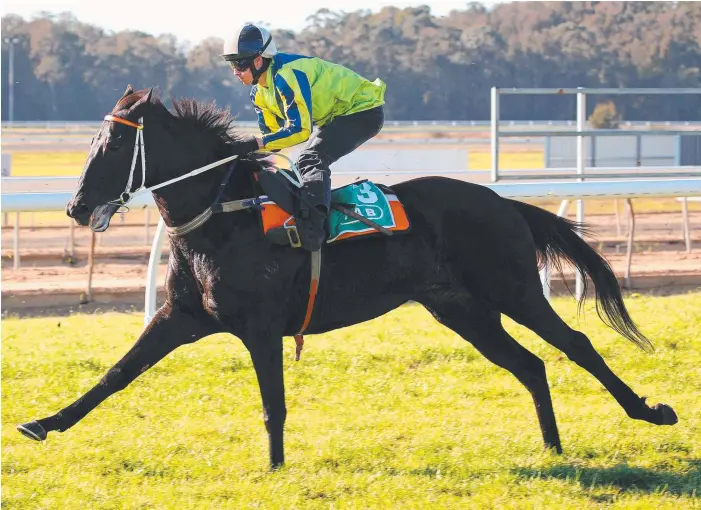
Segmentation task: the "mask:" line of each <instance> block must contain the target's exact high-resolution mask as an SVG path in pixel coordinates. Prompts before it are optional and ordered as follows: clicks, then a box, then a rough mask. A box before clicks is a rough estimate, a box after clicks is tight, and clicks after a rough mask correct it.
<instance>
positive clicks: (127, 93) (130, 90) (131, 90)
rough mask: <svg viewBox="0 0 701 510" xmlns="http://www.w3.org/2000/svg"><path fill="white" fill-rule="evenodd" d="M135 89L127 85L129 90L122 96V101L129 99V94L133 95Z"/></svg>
mask: <svg viewBox="0 0 701 510" xmlns="http://www.w3.org/2000/svg"><path fill="white" fill-rule="evenodd" d="M133 93H134V89H133V88H131V84H129V85H127V90H125V91H124V94H122V97H120V99H122V98H125V97H127V96H128V95H129V94H133Z"/></svg>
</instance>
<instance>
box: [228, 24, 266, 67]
mask: <svg viewBox="0 0 701 510" xmlns="http://www.w3.org/2000/svg"><path fill="white" fill-rule="evenodd" d="M258 55H260V56H262V57H264V58H272V57H274V56H275V55H277V47H276V46H275V42H274V41H273V36H271V35H270V32H268V31H267V30H266V29H265V28H263V27H259V26H257V25H252V24H247V25H244V26H242V27H239V28H238V29H236V30H235V31H234V32H233V34H231V36H230V37H228V38H227V39H226V40H225V41H224V51H223V53H222V55H221V56H222V57H223V58H224V60H226V61H227V62H232V61H235V60H241V59H245V58H255V57H257V56H258Z"/></svg>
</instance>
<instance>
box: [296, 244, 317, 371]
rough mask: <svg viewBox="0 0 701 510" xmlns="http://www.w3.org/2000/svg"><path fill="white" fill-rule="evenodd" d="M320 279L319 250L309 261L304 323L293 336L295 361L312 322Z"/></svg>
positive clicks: (297, 359) (314, 252)
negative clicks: (309, 278)
mask: <svg viewBox="0 0 701 510" xmlns="http://www.w3.org/2000/svg"><path fill="white" fill-rule="evenodd" d="M320 277H321V249H318V250H316V251H313V252H312V261H311V281H310V283H309V301H307V313H306V315H305V316H304V323H303V324H302V327H301V328H300V330H299V333H297V334H296V335H295V343H296V344H297V348H296V349H295V361H299V357H300V355H301V353H302V348H303V347H304V334H303V333H304V332H305V331H306V330H307V327H308V326H309V322H310V321H311V320H312V312H313V311H314V301H315V300H316V293H317V290H319V278H320Z"/></svg>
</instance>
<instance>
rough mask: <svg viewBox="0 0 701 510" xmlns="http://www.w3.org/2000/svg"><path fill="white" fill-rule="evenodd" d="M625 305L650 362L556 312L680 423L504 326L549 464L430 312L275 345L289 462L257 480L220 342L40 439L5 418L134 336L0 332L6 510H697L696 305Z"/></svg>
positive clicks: (586, 321)
mask: <svg viewBox="0 0 701 510" xmlns="http://www.w3.org/2000/svg"><path fill="white" fill-rule="evenodd" d="M627 303H628V305H629V308H630V310H631V313H632V315H633V317H634V318H636V319H638V321H639V322H640V325H641V327H642V329H643V331H645V332H646V333H647V334H648V335H649V336H650V337H651V338H652V339H653V341H654V343H655V345H656V347H657V350H656V352H655V353H654V354H645V353H643V352H641V351H640V350H638V349H637V348H635V347H634V346H633V345H632V344H630V343H629V342H627V341H625V340H624V339H622V338H620V337H618V336H617V335H616V334H615V333H613V332H612V331H611V330H610V329H608V328H606V327H605V326H603V325H602V324H601V323H600V322H599V321H598V319H597V318H596V315H595V312H594V311H593V310H592V308H591V307H587V308H586V313H585V316H584V318H583V319H580V320H579V321H578V320H577V319H575V315H574V314H575V310H576V306H575V303H574V302H573V300H571V299H566V300H565V299H556V300H555V301H554V306H555V308H556V309H557V310H558V312H559V313H561V315H562V316H563V318H564V319H565V320H566V321H568V323H570V324H571V325H572V326H573V327H578V328H579V329H581V330H582V331H584V332H585V333H587V334H588V335H589V336H590V338H591V339H592V341H593V343H594V345H595V346H596V347H597V349H598V351H599V352H600V353H601V354H602V356H604V358H605V359H606V361H607V362H608V363H609V366H610V367H611V368H612V369H613V370H614V371H615V372H616V373H618V374H620V375H621V376H622V377H623V379H624V380H625V381H626V382H628V384H630V385H631V386H632V387H633V388H634V389H635V391H637V392H638V393H639V394H641V395H648V396H649V397H650V399H651V401H653V402H658V401H662V402H665V403H668V404H670V405H672V406H673V407H674V408H675V409H676V411H677V413H678V414H679V417H680V422H679V423H678V424H677V425H675V426H674V427H656V426H653V425H650V424H647V423H642V422H638V421H634V420H631V419H629V418H627V417H626V416H625V414H624V413H623V411H622V410H621V409H620V407H619V406H618V405H617V404H616V402H615V401H614V400H613V398H612V397H611V396H610V395H609V394H608V393H607V392H606V391H605V390H604V389H603V388H602V387H601V385H600V384H599V383H598V382H597V381H596V380H595V379H594V378H592V377H591V376H590V375H589V374H587V373H585V372H584V371H583V370H582V369H580V368H579V367H577V366H576V365H574V364H573V363H571V362H570V361H568V360H567V358H566V357H565V356H564V355H563V354H562V353H561V352H560V351H557V350H555V349H554V348H552V347H550V346H549V345H548V344H546V343H545V342H543V341H541V340H539V339H537V338H536V337H535V335H533V334H532V333H530V332H529V331H527V330H524V329H523V328H521V327H520V326H516V325H515V324H514V323H513V322H511V321H509V320H507V321H506V324H507V328H508V329H509V330H510V331H511V332H512V334H513V335H514V336H515V337H516V338H517V339H518V340H519V341H520V342H521V343H522V344H523V345H525V346H526V347H528V348H529V349H531V350H532V351H533V352H534V353H536V354H537V355H538V356H540V357H541V358H542V359H543V360H544V361H545V363H546V366H547V369H548V376H549V381H550V385H551V389H552V394H553V401H554V406H555V412H556V415H557V417H558V420H559V426H560V433H561V436H562V440H563V446H564V450H565V452H564V454H563V455H561V456H558V455H554V454H551V453H549V452H544V451H543V450H542V442H541V437H540V432H539V429H538V426H537V422H536V419H535V412H534V409H533V404H532V401H531V399H530V397H529V395H528V393H527V391H526V390H525V389H524V388H523V387H522V386H521V385H520V384H519V383H518V382H517V381H516V380H515V378H514V377H513V376H511V374H509V373H507V372H505V371H503V370H501V369H499V368H496V367H494V366H493V365H491V364H489V363H488V362H487V361H486V360H485V359H484V358H483V357H482V356H481V355H479V354H478V353H477V351H476V350H475V349H474V348H473V347H471V346H470V345H469V344H467V343H466V342H464V341H463V340H461V339H460V338H459V337H457V336H456V335H455V334H453V333H452V332H451V331H449V330H447V329H445V328H443V327H442V326H440V325H438V324H437V323H436V322H435V321H434V320H433V319H432V318H431V316H430V315H429V314H428V313H427V312H426V311H425V310H424V309H423V308H420V307H418V306H415V305H406V306H404V307H402V308H400V309H399V310H397V311H395V312H392V313H390V314H388V315H386V316H384V317H381V318H378V319H376V320H373V321H370V322H367V323H364V324H361V325H358V326H355V327H351V328H345V329H341V330H338V331H335V332H332V333H328V334H325V335H316V336H310V337H308V339H307V343H306V347H305V351H304V354H303V356H302V360H301V361H300V362H298V363H295V362H294V361H292V359H293V352H294V341H292V339H289V338H287V339H285V360H286V367H285V378H286V387H287V407H288V421H287V427H286V445H287V465H286V467H285V468H284V469H282V470H281V471H279V472H276V473H269V472H268V471H267V439H266V435H265V430H264V426H263V421H262V411H261V406H260V397H259V393H258V387H257V383H256V379H255V375H254V372H253V370H252V368H251V363H250V359H249V357H248V355H247V353H246V351H245V350H244V348H243V347H242V345H241V343H240V342H239V341H238V340H237V339H235V338H232V337H229V336H225V335H216V336H212V337H209V338H206V339H203V340H201V341H200V342H198V343H196V344H194V345H190V346H186V347H182V348H180V349H179V350H177V351H176V352H174V353H172V354H171V355H170V356H168V357H167V358H166V359H165V360H163V361H162V362H161V363H160V364H158V365H156V366H155V367H153V368H152V369H151V370H149V371H148V372H147V373H145V374H143V375H142V376H141V377H140V378H139V379H137V380H136V381H135V382H134V383H133V384H132V385H131V386H130V387H128V388H127V389H126V390H124V391H123V392H121V393H119V394H117V395H114V396H112V397H111V398H109V399H108V400H107V401H105V402H104V403H102V405H100V406H99V407H98V408H97V409H96V410H94V411H93V412H92V413H91V414H89V415H88V416H87V417H86V418H85V419H84V420H83V421H81V422H80V423H78V424H77V425H76V426H75V427H73V428H72V429H70V430H69V431H67V432H64V433H55V432H54V433H51V435H50V436H49V439H48V441H47V442H45V443H44V444H39V443H35V442H32V441H30V440H28V439H25V438H24V437H22V436H20V434H19V433H18V432H16V430H15V425H16V424H17V423H21V422H24V421H27V420H30V419H35V418H40V417H44V416H47V415H49V414H52V413H54V412H56V411H58V410H59V409H60V408H61V407H63V406H65V405H67V404H68V403H70V402H71V401H73V400H74V399H75V398H77V397H78V396H79V395H81V394H82V393H84V392H85V391H86V390H87V389H89V388H90V387H91V386H92V385H93V384H95V383H96V382H97V381H98V380H99V378H100V377H101V376H102V374H103V373H104V372H105V371H106V370H107V369H108V368H109V367H110V366H111V365H112V364H113V363H114V362H115V361H117V360H118V359H119V358H120V357H121V356H122V355H123V353H125V352H126V350H127V349H128V347H129V346H130V345H131V344H132V342H133V339H134V338H135V337H136V336H137V335H138V334H139V332H140V330H141V321H142V318H141V316H140V315H135V314H134V315H129V314H115V313H108V314H104V315H90V316H85V315H75V316H71V317H63V318H58V317H48V318H37V319H25V320H17V319H7V320H3V323H2V326H3V327H2V376H3V377H2V441H3V451H2V473H3V474H2V507H3V509H14V508H18V509H19V508H21V509H28V508H91V509H97V508H100V509H102V508H105V509H111V508H119V509H122V508H173V509H175V508H177V509H189V508H192V509H201V508H217V509H219V508H235V509H239V508H285V509H289V508H304V509H307V508H599V507H601V508H603V507H606V508H655V509H660V508H669V509H675V510H677V509H680V508H701V505H700V504H699V499H698V493H699V489H700V488H701V406H699V398H700V397H701V372H700V371H699V366H701V340H700V339H699V336H698V332H699V331H700V330H701V314H699V310H700V309H701V293H696V294H688V295H683V296H676V297H659V298H650V297H640V296H637V295H633V296H631V297H629V298H628V299H627Z"/></svg>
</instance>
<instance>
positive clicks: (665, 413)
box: [652, 404, 679, 425]
mask: <svg viewBox="0 0 701 510" xmlns="http://www.w3.org/2000/svg"><path fill="white" fill-rule="evenodd" d="M652 409H654V410H655V411H657V412H658V413H660V415H661V417H662V420H661V421H660V423H659V424H660V425H674V424H675V423H677V422H678V421H679V418H677V413H675V412H674V409H672V408H671V407H669V406H668V405H667V404H657V405H655V406H652Z"/></svg>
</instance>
